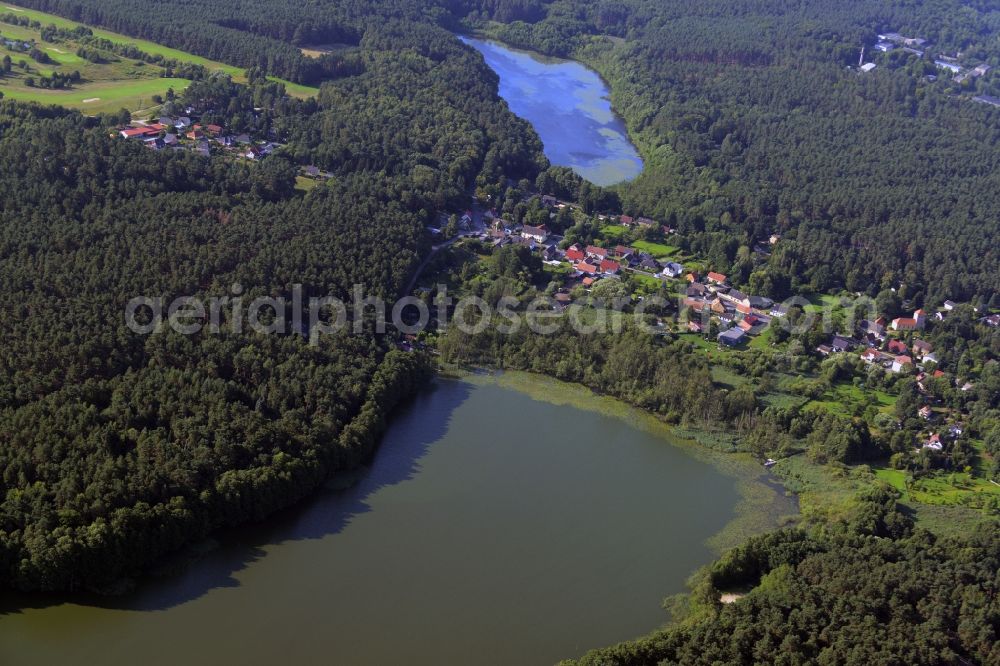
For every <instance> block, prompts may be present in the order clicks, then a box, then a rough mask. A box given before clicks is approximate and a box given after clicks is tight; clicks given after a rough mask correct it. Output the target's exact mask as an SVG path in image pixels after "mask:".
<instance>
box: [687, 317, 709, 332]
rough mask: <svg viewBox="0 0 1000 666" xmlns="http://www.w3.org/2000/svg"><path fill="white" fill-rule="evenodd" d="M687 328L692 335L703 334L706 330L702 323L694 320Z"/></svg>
mask: <svg viewBox="0 0 1000 666" xmlns="http://www.w3.org/2000/svg"><path fill="white" fill-rule="evenodd" d="M687 327H688V330H689V331H691V332H692V333H701V332H702V331H703V330H704V329H705V327H704V325H703V324H702V323H701V322H700V321H695V320H694V319H692V320H691V321H689V322H688V323H687Z"/></svg>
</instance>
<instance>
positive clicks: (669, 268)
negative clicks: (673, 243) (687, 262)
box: [663, 261, 684, 278]
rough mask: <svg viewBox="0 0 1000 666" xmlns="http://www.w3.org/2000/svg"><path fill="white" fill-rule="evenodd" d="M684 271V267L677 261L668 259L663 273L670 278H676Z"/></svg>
mask: <svg viewBox="0 0 1000 666" xmlns="http://www.w3.org/2000/svg"><path fill="white" fill-rule="evenodd" d="M683 272H684V267H683V266H681V265H680V264H678V263H677V262H676V261H668V262H667V263H666V265H665V266H664V267H663V274H664V275H665V276H667V277H668V278H675V277H677V276H679V275H680V274H681V273H683Z"/></svg>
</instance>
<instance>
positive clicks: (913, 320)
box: [891, 310, 926, 331]
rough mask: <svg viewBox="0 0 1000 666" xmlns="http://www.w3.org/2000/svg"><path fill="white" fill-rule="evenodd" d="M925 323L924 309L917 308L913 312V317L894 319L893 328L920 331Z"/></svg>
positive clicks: (895, 329)
mask: <svg viewBox="0 0 1000 666" xmlns="http://www.w3.org/2000/svg"><path fill="white" fill-rule="evenodd" d="M925 323H926V321H925V319H924V311H923V310H917V311H915V312H914V313H913V317H898V318H896V319H893V320H892V324H891V328H892V330H894V331H920V330H923V328H924V324H925Z"/></svg>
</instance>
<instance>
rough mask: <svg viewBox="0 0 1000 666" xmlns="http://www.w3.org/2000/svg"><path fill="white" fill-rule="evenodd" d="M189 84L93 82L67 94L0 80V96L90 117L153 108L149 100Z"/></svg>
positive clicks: (158, 80) (167, 80)
mask: <svg viewBox="0 0 1000 666" xmlns="http://www.w3.org/2000/svg"><path fill="white" fill-rule="evenodd" d="M190 83H191V82H190V81H188V80H187V79H176V78H174V79H170V78H150V79H132V80H121V81H95V82H92V83H81V84H78V85H75V86H73V87H72V88H70V89H68V90H45V89H42V88H26V87H24V86H12V85H10V83H9V80H6V79H3V80H0V92H3V94H4V96H5V97H9V98H11V99H17V100H23V101H30V102H39V103H41V104H59V105H61V106H69V107H73V108H77V109H80V110H82V111H86V112H89V113H101V112H113V111H118V110H119V109H121V108H123V107H124V108H126V109H129V110H132V111H135V110H138V109H143V108H148V107H150V106H152V105H153V102H152V99H151V98H152V96H153V95H156V94H162V93H164V92H166V90H167V88H173V89H174V90H183V89H184V88H186V87H187V86H188V84H190Z"/></svg>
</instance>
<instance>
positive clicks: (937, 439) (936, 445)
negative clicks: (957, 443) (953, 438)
mask: <svg viewBox="0 0 1000 666" xmlns="http://www.w3.org/2000/svg"><path fill="white" fill-rule="evenodd" d="M924 448H925V449H931V450H932V451H940V450H941V449H943V448H944V445H943V444H942V443H941V435H939V434H937V433H934V434H933V435H931V436H930V438H928V440H927V441H926V442H924Z"/></svg>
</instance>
